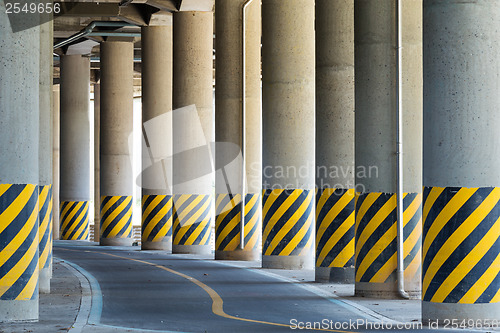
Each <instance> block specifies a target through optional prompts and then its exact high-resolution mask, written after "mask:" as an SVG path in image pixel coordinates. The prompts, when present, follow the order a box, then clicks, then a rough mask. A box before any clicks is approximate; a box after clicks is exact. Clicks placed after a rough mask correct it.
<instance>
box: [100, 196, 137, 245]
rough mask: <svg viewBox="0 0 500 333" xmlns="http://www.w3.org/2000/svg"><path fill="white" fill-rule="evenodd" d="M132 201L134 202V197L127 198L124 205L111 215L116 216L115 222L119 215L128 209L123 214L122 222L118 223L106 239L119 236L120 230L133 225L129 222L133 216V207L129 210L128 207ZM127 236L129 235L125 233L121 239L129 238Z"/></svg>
mask: <svg viewBox="0 0 500 333" xmlns="http://www.w3.org/2000/svg"><path fill="white" fill-rule="evenodd" d="M131 201H132V197H127V199H125V201H123V203H122V204H121V205H120V206H119V207H118V208H117V209H116V210H115V211H114V212H113V214H111V215H110V217H111V216H112V215H114V217H113V220H114V219H115V218H116V217H117V216H118V215H119V213H121V212H122V211H124V210H125V209H126V212H125V214H123V216H122V218H121V219H120V221H118V223H116V225H115V226H114V227H113V229H111V231H110V232H109V234H108V236H107V237H106V238H114V237H116V235H118V233H119V232H120V230H122V229H123V228H124V227H125V226H127V224H131V223H129V222H130V221H129V220H130V218H131V216H132V207H130V208H128V209H127V205H128V204H129V203H130V202H131ZM115 213H116V214H115ZM127 235H128V233H127V232H126V231H125V233H124V234H122V236H121V238H127Z"/></svg>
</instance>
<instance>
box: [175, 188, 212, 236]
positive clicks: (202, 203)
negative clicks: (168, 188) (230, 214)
mask: <svg viewBox="0 0 500 333" xmlns="http://www.w3.org/2000/svg"><path fill="white" fill-rule="evenodd" d="M211 211H212V196H211V195H198V194H178V195H174V209H173V215H174V216H173V220H174V223H173V238H174V240H173V244H174V245H208V244H209V243H210V234H211V231H212V230H211V220H212V219H211Z"/></svg>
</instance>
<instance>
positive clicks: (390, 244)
mask: <svg viewBox="0 0 500 333" xmlns="http://www.w3.org/2000/svg"><path fill="white" fill-rule="evenodd" d="M355 205H356V226H355V235H356V236H355V247H356V252H355V263H356V273H355V274H356V282H371V283H387V282H389V281H392V280H395V272H396V269H397V253H396V252H397V211H396V206H397V199H396V194H393V193H377V192H371V193H363V194H359V193H356V203H355ZM403 224H404V229H403V236H404V242H403V248H404V253H403V256H404V266H405V272H404V275H405V280H414V279H415V278H419V276H418V274H419V272H420V266H421V265H420V261H421V259H420V255H421V248H422V194H421V193H404V196H403Z"/></svg>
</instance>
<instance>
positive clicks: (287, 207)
mask: <svg viewBox="0 0 500 333" xmlns="http://www.w3.org/2000/svg"><path fill="white" fill-rule="evenodd" d="M314 14H315V13H314V0H289V1H282V0H263V1H262V81H263V82H262V89H263V90H262V94H263V95H262V98H263V100H262V107H263V110H262V114H263V191H264V192H263V193H264V194H263V199H262V201H263V211H262V215H263V217H262V218H263V226H262V227H263V236H262V237H263V249H262V254H263V256H262V266H263V267H267V268H285V269H302V268H306V269H312V268H313V267H314V262H313V259H314V252H313V251H314V224H313V222H314V187H315V179H314V164H315V144H314V141H315V140H314V139H315V138H314V131H315V120H314V113H315V111H314V110H315V97H314V96H315V34H314Z"/></svg>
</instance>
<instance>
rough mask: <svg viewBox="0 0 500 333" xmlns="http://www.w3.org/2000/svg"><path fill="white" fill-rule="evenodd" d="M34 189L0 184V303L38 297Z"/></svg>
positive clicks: (36, 207)
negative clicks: (0, 301)
mask: <svg viewBox="0 0 500 333" xmlns="http://www.w3.org/2000/svg"><path fill="white" fill-rule="evenodd" d="M38 213H39V210H38V186H37V185H34V184H0V221H1V223H0V239H1V240H2V241H1V242H0V300H8V301H12V300H18V301H26V300H34V299H37V298H38V229H39V225H38Z"/></svg>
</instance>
